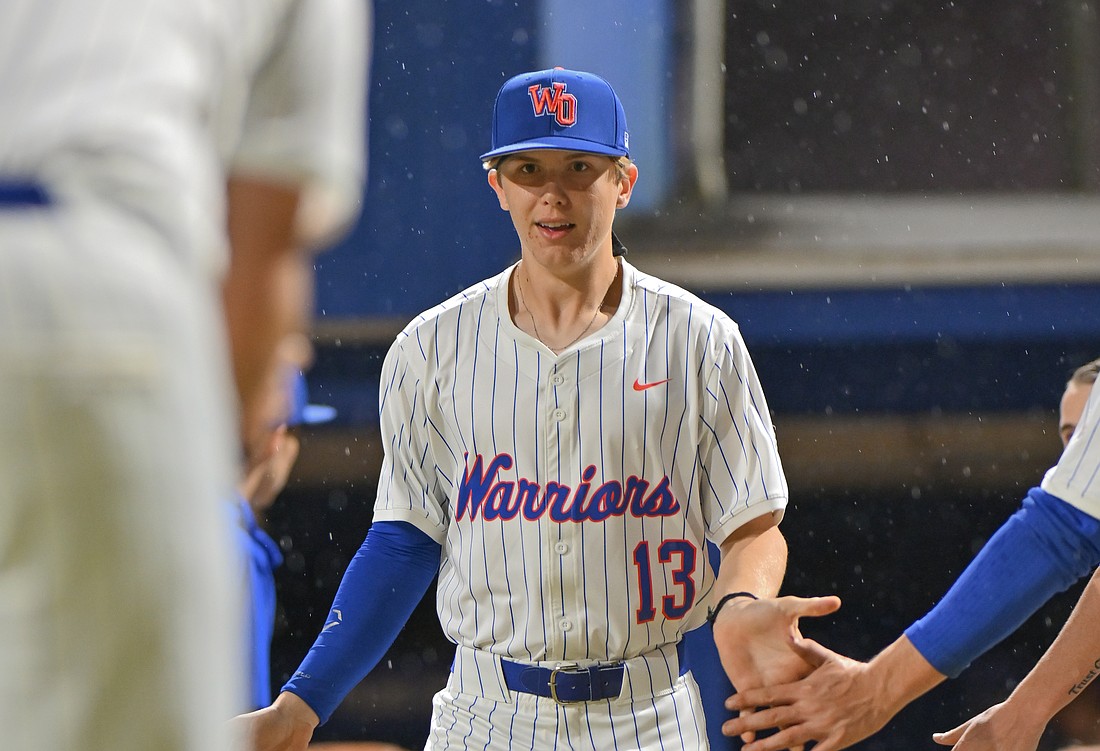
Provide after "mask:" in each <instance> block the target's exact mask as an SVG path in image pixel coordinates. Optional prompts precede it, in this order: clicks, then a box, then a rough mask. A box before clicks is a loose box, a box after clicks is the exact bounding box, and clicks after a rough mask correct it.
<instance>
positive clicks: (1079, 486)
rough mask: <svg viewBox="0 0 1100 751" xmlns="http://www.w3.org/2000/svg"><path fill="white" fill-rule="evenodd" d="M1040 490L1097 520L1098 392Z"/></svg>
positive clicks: (1099, 494) (1099, 467)
mask: <svg viewBox="0 0 1100 751" xmlns="http://www.w3.org/2000/svg"><path fill="white" fill-rule="evenodd" d="M1042 487H1043V490H1045V491H1046V492H1048V493H1050V494H1051V495H1054V496H1057V497H1059V498H1061V499H1062V500H1063V501H1065V502H1066V503H1068V504H1070V505H1072V506H1075V507H1077V508H1079V509H1081V510H1082V511H1084V512H1085V513H1086V514H1089V515H1090V516H1093V517H1096V518H1098V519H1100V388H1095V387H1094V388H1093V389H1092V393H1091V394H1090V395H1089V400H1088V402H1087V403H1086V404H1085V410H1084V412H1083V413H1082V414H1081V420H1080V421H1079V422H1078V423H1077V428H1076V429H1075V430H1074V431H1073V437H1072V438H1070V441H1069V443H1068V444H1067V445H1066V449H1065V451H1063V452H1062V456H1061V457H1060V458H1059V459H1058V463H1057V464H1056V465H1054V466H1053V467H1051V468H1050V470H1048V471H1047V473H1046V475H1045V476H1044V477H1043V485H1042Z"/></svg>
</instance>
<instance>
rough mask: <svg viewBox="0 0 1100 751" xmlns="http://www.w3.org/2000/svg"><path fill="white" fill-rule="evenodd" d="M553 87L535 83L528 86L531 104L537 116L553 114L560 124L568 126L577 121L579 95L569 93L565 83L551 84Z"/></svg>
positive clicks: (564, 126)
mask: <svg viewBox="0 0 1100 751" xmlns="http://www.w3.org/2000/svg"><path fill="white" fill-rule="evenodd" d="M551 86H553V88H552V89H548V88H546V87H545V86H540V85H539V84H535V85H534V86H528V87H527V93H528V94H530V95H531V106H532V107H533V108H534V110H535V115H536V116H537V117H542V116H545V115H553V116H554V119H555V120H556V121H557V123H558V125H560V126H562V127H563V128H568V127H569V126H570V125H573V124H574V123H575V122H577V97H575V96H573V95H572V94H567V93H566V91H565V84H564V83H554V84H551Z"/></svg>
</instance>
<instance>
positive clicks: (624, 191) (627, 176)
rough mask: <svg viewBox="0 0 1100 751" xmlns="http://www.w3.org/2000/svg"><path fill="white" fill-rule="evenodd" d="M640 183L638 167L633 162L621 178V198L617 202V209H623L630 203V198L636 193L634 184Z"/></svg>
mask: <svg viewBox="0 0 1100 751" xmlns="http://www.w3.org/2000/svg"><path fill="white" fill-rule="evenodd" d="M636 182H638V166H637V165H636V164H634V163H633V162H631V163H630V164H628V165H626V168H625V169H624V170H623V176H622V177H621V178H619V197H618V199H617V200H616V201H615V208H617V209H621V208H623V207H624V206H626V205H627V204H628V203H630V196H631V195H632V194H633V192H634V183H636Z"/></svg>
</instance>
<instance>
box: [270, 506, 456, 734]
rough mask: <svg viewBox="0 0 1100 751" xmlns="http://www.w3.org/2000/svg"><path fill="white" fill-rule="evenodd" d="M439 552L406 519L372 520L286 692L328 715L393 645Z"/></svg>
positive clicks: (436, 563)
mask: <svg viewBox="0 0 1100 751" xmlns="http://www.w3.org/2000/svg"><path fill="white" fill-rule="evenodd" d="M439 556H440V546H439V544H438V543H436V542H435V541H434V540H433V539H431V538H430V537H428V536H427V535H426V534H424V533H423V532H421V531H420V530H419V529H417V528H416V527H414V526H413V525H411V524H408V523H407V522H377V523H375V524H374V525H372V526H371V528H370V531H369V532H368V533H367V537H366V539H365V540H363V545H362V546H361V547H360V548H359V552H357V553H356V554H355V557H354V558H353V559H352V561H351V563H350V564H348V570H347V571H346V572H345V573H344V578H343V579H342V580H341V581H340V587H339V589H337V591H336V597H335V599H334V600H333V603H332V609H331V610H330V611H329V615H328V618H327V619H326V621H325V626H324V628H323V629H321V634H320V635H319V636H318V637H317V640H316V641H315V642H314V643H313V646H312V647H311V648H310V650H309V653H308V654H307V655H306V657H305V659H304V660H302V664H301V665H299V666H298V670H297V672H295V673H294V675H293V676H291V678H290V680H289V681H288V682H287V683H286V685H285V686H283V691H290V692H292V693H294V694H297V695H298V696H300V697H301V698H302V699H303V700H304V701H305V702H306V704H308V705H309V706H310V708H311V709H312V710H313V711H314V712H316V713H317V716H318V717H320V718H321V722H322V723H323V722H326V721H327V720H328V718H329V717H331V716H332V713H333V711H335V709H336V707H337V706H339V704H340V702H341V701H343V700H344V697H345V696H347V695H348V692H350V691H351V690H352V689H353V688H355V686H356V684H358V683H359V681H361V680H363V678H364V677H366V675H367V673H369V672H370V671H371V670H372V669H373V668H374V666H375V665H377V664H378V661H379V660H381V659H382V656H383V655H385V654H386V650H388V649H389V648H390V646H391V645H392V644H393V642H394V640H395V639H396V638H397V634H398V632H399V631H400V630H401V628H402V627H403V626H404V625H405V622H406V621H407V620H408V619H409V616H410V615H412V611H413V609H414V608H415V607H416V606H417V604H418V603H419V602H420V600H421V598H423V597H424V593H425V592H427V591H428V586H429V585H430V584H431V583H432V579H433V578H434V577H435V575H436V573H437V572H438V571H439Z"/></svg>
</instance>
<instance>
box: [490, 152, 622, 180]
mask: <svg viewBox="0 0 1100 751" xmlns="http://www.w3.org/2000/svg"><path fill="white" fill-rule="evenodd" d="M510 156H512V155H511V154H504V155H503V156H496V157H493V158H492V159H485V160H484V161H482V162H481V166H482V167H483V168H484V169H485V171H486V172H488V171H489V170H494V169H495V170H498V169H500V165H501V164H502V163H503V162H504V160H505V159H507V158H508V157H510ZM606 156H607V158H608V159H610V160H611V163H612V164H614V165H615V171H616V172H617V173H618V176H619V179H620V180H625V179H626V171H627V170H628V169H629V168H630V165H632V164H633V163H634V162H633V160H632V159H631V158H630V157H628V156H610V155H606Z"/></svg>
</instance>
